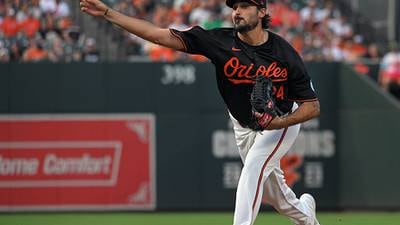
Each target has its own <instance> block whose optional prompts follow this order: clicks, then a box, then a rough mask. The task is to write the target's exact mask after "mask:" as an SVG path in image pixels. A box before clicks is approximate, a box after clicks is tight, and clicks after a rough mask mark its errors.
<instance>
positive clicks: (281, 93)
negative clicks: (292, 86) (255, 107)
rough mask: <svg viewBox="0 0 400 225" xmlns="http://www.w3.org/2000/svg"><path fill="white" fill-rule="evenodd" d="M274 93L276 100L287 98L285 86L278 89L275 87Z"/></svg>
mask: <svg viewBox="0 0 400 225" xmlns="http://www.w3.org/2000/svg"><path fill="white" fill-rule="evenodd" d="M273 92H274V95H275V98H276V99H279V100H283V99H284V97H285V89H284V88H283V85H280V86H279V87H278V88H277V87H275V86H273Z"/></svg>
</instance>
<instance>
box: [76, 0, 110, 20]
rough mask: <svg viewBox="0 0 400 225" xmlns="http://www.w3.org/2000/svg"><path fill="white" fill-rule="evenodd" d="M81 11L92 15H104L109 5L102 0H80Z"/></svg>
mask: <svg viewBox="0 0 400 225" xmlns="http://www.w3.org/2000/svg"><path fill="white" fill-rule="evenodd" d="M80 7H81V11H82V12H85V13H87V14H89V15H91V16H104V15H105V14H107V11H108V6H107V5H106V4H104V3H103V2H101V1H100V0H80Z"/></svg>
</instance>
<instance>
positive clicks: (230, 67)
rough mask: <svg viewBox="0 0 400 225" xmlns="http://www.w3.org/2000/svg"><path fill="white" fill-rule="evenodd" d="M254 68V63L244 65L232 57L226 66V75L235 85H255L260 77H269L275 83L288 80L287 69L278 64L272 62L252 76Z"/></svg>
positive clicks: (259, 68)
mask: <svg viewBox="0 0 400 225" xmlns="http://www.w3.org/2000/svg"><path fill="white" fill-rule="evenodd" d="M253 68H254V64H253V63H251V64H250V65H244V64H242V63H241V62H240V60H239V59H238V58H237V57H232V58H231V59H229V60H228V61H227V62H226V63H225V65H224V74H225V76H226V77H227V78H228V80H229V81H231V82H232V83H234V84H241V83H253V82H254V80H253V79H254V78H255V77H256V76H258V75H263V76H267V77H268V78H270V79H271V80H272V81H274V82H279V81H286V80H287V78H288V70H287V68H285V67H279V66H278V63H277V62H272V63H271V64H270V65H269V66H268V67H266V66H264V65H261V66H259V67H258V68H257V69H256V70H255V71H256V72H255V73H253V74H252V73H251V71H252V70H253ZM254 69H255V68H254Z"/></svg>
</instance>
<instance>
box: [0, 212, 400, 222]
mask: <svg viewBox="0 0 400 225" xmlns="http://www.w3.org/2000/svg"><path fill="white" fill-rule="evenodd" d="M318 218H319V220H320V223H321V224H322V225H400V212H399V213H374V212H363V213H359V212H357V213H350V212H348V213H319V214H318ZM230 224H232V213H212V212H209V213H205V212H201V213H136V212H132V213H15V214H0V225H230ZM262 224H265V225H291V224H292V223H291V222H290V221H289V220H288V219H287V218H285V217H283V216H281V215H278V214H276V213H271V212H269V213H261V214H260V215H259V216H258V218H257V221H256V223H255V225H262Z"/></svg>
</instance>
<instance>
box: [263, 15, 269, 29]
mask: <svg viewBox="0 0 400 225" xmlns="http://www.w3.org/2000/svg"><path fill="white" fill-rule="evenodd" d="M261 23H262V28H263V29H268V28H269V23H271V16H270V15H269V14H267V15H265V16H264V17H263V18H262V20H261Z"/></svg>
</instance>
